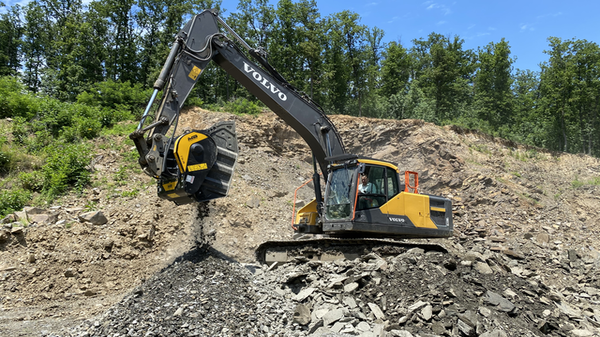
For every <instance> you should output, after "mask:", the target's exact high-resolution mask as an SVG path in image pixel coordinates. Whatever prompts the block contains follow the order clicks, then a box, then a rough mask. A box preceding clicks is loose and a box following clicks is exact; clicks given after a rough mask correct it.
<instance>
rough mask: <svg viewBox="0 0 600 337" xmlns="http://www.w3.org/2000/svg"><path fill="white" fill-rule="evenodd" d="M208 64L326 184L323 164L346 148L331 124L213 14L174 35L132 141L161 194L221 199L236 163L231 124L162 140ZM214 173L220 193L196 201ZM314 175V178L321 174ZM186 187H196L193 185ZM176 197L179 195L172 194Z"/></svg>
mask: <svg viewBox="0 0 600 337" xmlns="http://www.w3.org/2000/svg"><path fill="white" fill-rule="evenodd" d="M221 28H223V29H224V30H225V31H226V32H228V33H229V35H230V36H233V38H234V39H235V40H237V41H238V42H239V44H241V45H242V46H243V47H244V48H245V49H247V51H248V53H249V54H250V55H251V56H252V57H253V59H255V60H256V61H257V62H258V63H259V64H260V65H261V66H259V65H258V64H257V63H256V62H253V61H251V60H250V59H249V58H248V57H246V55H245V54H244V53H243V52H242V51H241V50H240V48H239V47H238V46H237V45H236V44H235V43H234V42H233V40H231V39H230V38H229V37H227V35H225V34H224V32H222V30H221ZM211 61H212V62H215V63H216V64H217V65H218V66H219V67H221V68H222V69H223V70H225V71H226V72H227V73H228V74H229V75H231V76H232V77H233V78H235V79H236V80H237V81H239V82H240V84H241V85H243V86H244V87H245V88H247V89H248V91H250V93H252V94H253V95H254V96H256V97H257V98H258V99H259V100H261V101H262V102H263V103H264V104H265V105H266V106H267V107H269V108H270V109H271V110H272V111H273V112H275V113H276V114H277V115H278V116H279V117H280V118H281V119H283V120H284V122H286V123H287V124H288V125H290V127H292V128H293V129H294V130H295V131H296V132H298V134H299V135H300V136H301V137H302V138H303V139H304V141H306V143H307V144H308V146H309V147H310V149H311V151H312V154H313V156H314V159H315V162H316V164H318V166H319V167H320V170H321V172H323V173H324V176H325V177H326V174H325V172H327V165H328V161H327V160H326V158H327V157H332V156H339V155H343V154H345V149H344V145H343V143H342V140H341V138H340V135H339V133H338V132H337V130H336V129H335V126H334V125H333V123H332V122H331V121H330V120H329V118H327V116H326V115H325V114H324V113H323V112H322V110H321V109H320V108H319V106H318V105H317V104H316V103H315V102H313V101H312V100H311V99H310V98H309V97H307V96H306V95H303V94H302V93H300V92H298V91H297V90H296V89H294V88H293V86H292V85H291V84H289V83H288V82H287V81H285V79H283V77H282V76H281V75H280V74H279V73H277V71H275V70H274V69H273V68H272V67H271V66H270V65H269V63H268V62H267V60H266V58H265V56H264V54H263V53H261V51H260V50H257V49H253V48H251V47H250V46H249V45H248V44H247V43H246V42H244V41H243V40H242V39H241V38H240V37H239V36H238V35H237V34H236V33H235V32H234V31H233V30H232V29H231V28H230V27H229V26H228V25H227V24H226V23H225V22H224V21H223V20H222V19H221V18H220V17H218V16H217V14H216V13H215V12H214V11H212V10H205V11H203V12H202V13H200V14H198V15H196V16H194V17H193V18H192V19H191V20H190V21H189V22H188V23H187V24H186V25H185V26H184V28H183V29H182V30H181V31H180V32H179V33H178V34H177V36H176V38H175V42H174V44H173V46H172V48H171V52H170V54H169V57H168V58H167V61H166V62H165V65H164V67H163V69H162V71H161V74H160V75H159V78H158V79H157V80H156V82H155V84H154V93H153V95H152V99H151V100H150V102H149V103H148V107H147V108H146V111H145V112H144V115H143V117H142V121H141V122H140V125H139V127H138V129H137V130H136V131H135V132H134V133H132V134H131V135H130V138H131V139H133V141H134V143H135V145H136V148H137V150H138V152H139V155H140V159H139V163H140V165H141V166H142V168H143V170H144V171H145V172H146V173H147V174H149V175H151V176H153V177H155V178H157V179H159V195H161V196H162V197H165V198H166V199H171V200H173V201H175V202H177V203H187V202H193V201H205V200H210V199H213V198H216V197H219V196H225V194H226V192H227V191H226V189H227V188H223V186H225V185H227V186H228V184H229V180H230V179H231V173H232V172H233V165H234V164H235V158H236V157H237V142H236V141H235V133H234V132H235V131H234V125H233V122H225V123H222V124H220V125H215V126H214V127H213V130H197V131H194V132H192V134H190V135H189V136H188V137H187V138H181V137H179V138H176V137H175V136H172V137H168V136H167V133H168V132H169V131H170V130H171V129H174V128H175V127H176V124H177V120H178V117H179V115H180V110H181V107H182V106H183V104H184V102H185V100H186V99H187V97H188V95H189V93H190V92H191V90H192V89H193V87H194V85H195V84H196V82H197V81H198V78H199V77H200V76H201V73H202V72H203V71H204V69H206V67H208V65H209V63H210V62H211ZM160 91H162V99H161V101H160V104H159V107H158V110H157V113H156V117H155V118H154V122H153V123H151V124H149V125H147V126H144V124H145V120H146V119H147V117H148V114H149V111H150V107H151V106H152V104H153V103H154V100H155V98H156V97H157V95H158V93H159V92H160ZM173 133H174V131H173ZM146 134H147V136H146ZM194 135H195V136H197V138H195V140H198V139H199V138H202V140H201V141H200V142H199V143H196V142H195V141H194V139H192V140H189V139H188V138H189V137H191V136H194ZM211 139H212V140H213V141H211ZM213 143H215V144H213ZM178 145H179V146H178ZM186 146H187V147H189V149H188V152H189V153H186ZM193 147H196V148H197V149H196V150H197V152H198V151H199V152H198V153H201V154H204V155H206V156H209V155H210V154H214V153H217V154H218V155H217V158H216V159H214V160H215V162H214V164H213V166H214V167H215V168H214V169H212V168H211V164H210V160H209V159H210V158H207V160H205V158H195V157H194V149H193ZM223 153H225V158H222V160H220V159H219V156H221V157H223V155H222V154H223ZM173 157H175V161H173ZM183 157H186V158H187V159H188V160H192V159H196V160H192V162H193V164H191V166H192V169H198V168H200V169H198V170H195V171H190V170H189V166H190V165H187V166H186V161H185V160H184V158H183ZM174 162H176V163H177V166H178V168H179V169H178V170H176V168H175V167H174ZM198 165H200V166H198ZM315 166H316V165H315ZM211 170H212V171H216V172H213V173H214V174H212V176H217V177H220V178H224V179H218V180H219V181H217V182H216V184H213V185H220V186H221V189H220V194H219V193H212V196H213V197H210V198H209V197H207V195H206V191H205V192H203V193H200V194H198V192H199V189H200V188H201V186H203V184H205V182H204V181H205V180H206V179H207V178H210V177H211V174H210V171H211ZM315 170H316V168H315ZM207 172H208V173H207ZM205 173H206V174H208V175H206V174H205ZM186 174H187V175H186ZM315 176H317V177H318V174H315ZM186 179H187V181H186ZM228 179H229V180H228ZM190 180H192V181H193V185H194V186H191V184H190V182H189V181H190ZM213 182H214V179H213ZM161 186H162V187H161ZM171 187H173V188H171ZM217 187H218V186H217ZM161 188H162V191H161ZM170 188H171V189H170ZM174 190H177V191H178V192H177V193H174V192H171V191H174ZM201 194H204V195H203V196H202V195H201Z"/></svg>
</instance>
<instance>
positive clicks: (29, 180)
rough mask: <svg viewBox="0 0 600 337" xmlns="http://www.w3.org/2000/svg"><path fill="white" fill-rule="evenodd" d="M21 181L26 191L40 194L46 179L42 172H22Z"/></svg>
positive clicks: (20, 174)
mask: <svg viewBox="0 0 600 337" xmlns="http://www.w3.org/2000/svg"><path fill="white" fill-rule="evenodd" d="M19 181H20V182H21V185H22V186H23V188H24V189H26V190H28V191H32V192H39V191H41V190H42V189H43V188H44V177H43V175H42V173H41V172H40V171H33V172H21V173H19Z"/></svg>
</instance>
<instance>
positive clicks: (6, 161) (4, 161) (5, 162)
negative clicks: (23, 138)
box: [0, 150, 11, 173]
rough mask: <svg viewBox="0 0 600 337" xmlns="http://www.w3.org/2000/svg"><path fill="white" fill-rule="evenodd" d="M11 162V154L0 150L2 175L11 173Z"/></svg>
mask: <svg viewBox="0 0 600 337" xmlns="http://www.w3.org/2000/svg"><path fill="white" fill-rule="evenodd" d="M10 162H11V156H10V153H8V152H5V151H4V150H0V173H6V172H8V171H9V167H10Z"/></svg>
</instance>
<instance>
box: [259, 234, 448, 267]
mask: <svg viewBox="0 0 600 337" xmlns="http://www.w3.org/2000/svg"><path fill="white" fill-rule="evenodd" d="M412 248H421V249H423V250H425V251H426V252H428V251H436V252H441V253H447V252H448V251H447V249H446V248H445V247H443V246H441V245H439V244H435V243H430V242H419V241H408V240H405V241H400V240H393V239H371V238H334V237H326V238H319V239H307V240H289V241H267V242H264V243H262V244H260V245H259V246H258V248H257V249H256V250H255V256H256V261H257V262H259V263H261V264H267V265H273V264H283V263H286V262H290V261H304V262H308V261H335V260H354V259H356V258H360V257H362V256H365V255H368V254H370V253H375V254H377V255H379V256H381V257H386V256H396V255H399V254H402V253H405V252H406V251H408V250H409V249H412Z"/></svg>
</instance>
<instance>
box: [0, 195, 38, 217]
mask: <svg viewBox="0 0 600 337" xmlns="http://www.w3.org/2000/svg"><path fill="white" fill-rule="evenodd" d="M29 200H31V193H29V192H28V191H25V190H21V189H13V190H2V191H0V217H4V216H6V215H7V214H10V213H13V212H16V211H19V210H21V209H22V208H23V206H25V205H27V203H28V202H29Z"/></svg>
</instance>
